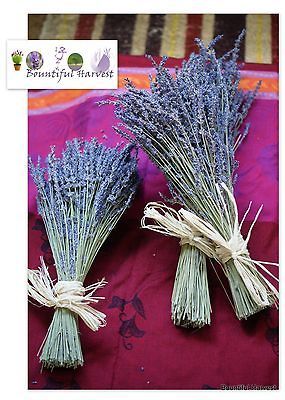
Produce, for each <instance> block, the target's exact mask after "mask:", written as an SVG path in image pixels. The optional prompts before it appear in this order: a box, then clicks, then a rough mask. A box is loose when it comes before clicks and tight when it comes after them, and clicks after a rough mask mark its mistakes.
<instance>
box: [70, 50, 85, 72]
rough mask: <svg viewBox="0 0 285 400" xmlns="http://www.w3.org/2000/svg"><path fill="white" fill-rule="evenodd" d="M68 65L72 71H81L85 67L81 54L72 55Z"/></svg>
mask: <svg viewBox="0 0 285 400" xmlns="http://www.w3.org/2000/svg"><path fill="white" fill-rule="evenodd" d="M67 64H68V66H69V68H70V69H71V70H72V71H79V70H80V69H81V68H82V65H83V57H82V55H81V54H79V53H72V54H70V56H69V57H68V59H67Z"/></svg>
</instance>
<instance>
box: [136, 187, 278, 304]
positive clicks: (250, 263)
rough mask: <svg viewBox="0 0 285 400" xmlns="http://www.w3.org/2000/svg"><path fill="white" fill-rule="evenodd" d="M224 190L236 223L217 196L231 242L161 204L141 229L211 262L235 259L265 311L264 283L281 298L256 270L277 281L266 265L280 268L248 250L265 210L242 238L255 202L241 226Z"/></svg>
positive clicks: (149, 211)
mask: <svg viewBox="0 0 285 400" xmlns="http://www.w3.org/2000/svg"><path fill="white" fill-rule="evenodd" d="M221 187H222V188H223V189H224V191H225V193H226V195H227V196H228V198H229V201H230V202H231V203H232V205H233V209H234V221H232V218H231V216H230V214H229V211H228V207H227V206H226V203H225V201H224V198H223V196H222V194H221V191H220V188H219V187H218V186H217V191H218V194H219V196H220V198H221V202H222V204H223V206H224V211H225V214H224V215H225V219H226V221H225V223H226V224H227V226H228V228H229V229H231V232H230V239H229V240H226V239H225V238H224V237H223V236H222V235H221V234H220V233H219V232H218V231H217V229H215V228H214V227H213V226H212V225H211V224H210V223H209V222H207V221H204V220H202V219H201V218H200V217H198V216H197V215H195V214H194V213H192V212H190V211H187V210H185V209H183V208H181V209H180V210H179V211H176V210H174V209H173V208H171V207H168V206H166V205H165V204H163V203H158V202H151V203H148V204H147V205H146V207H145V210H144V216H143V218H142V220H141V226H142V228H146V229H150V230H152V231H155V232H160V233H162V234H164V235H166V236H174V237H177V238H179V239H180V245H184V244H190V245H191V246H195V247H197V248H198V249H199V250H201V251H202V252H203V253H205V254H206V255H207V256H208V257H209V258H213V259H215V260H216V261H217V262H219V263H220V264H222V265H225V264H226V263H227V262H228V261H229V260H231V259H232V260H233V262H234V265H235V267H236V269H237V271H238V273H239V274H240V276H241V278H242V280H243V282H244V284H245V285H246V287H247V289H248V290H249V292H250V293H251V296H252V297H253V298H254V300H255V301H256V303H257V304H258V305H260V306H262V307H263V306H267V305H269V299H268V290H267V288H266V286H265V285H264V283H265V284H266V285H267V286H268V287H269V288H270V289H271V291H272V293H273V294H274V296H276V298H278V291H277V290H276V288H275V287H274V286H273V285H272V284H271V282H269V280H268V279H266V278H265V277H264V276H263V274H261V272H260V271H259V270H257V268H256V267H257V266H258V267H259V268H261V269H262V270H263V271H264V272H266V273H267V274H268V275H270V276H271V277H272V278H274V279H275V280H276V281H278V279H277V278H276V277H275V276H274V275H273V274H272V273H271V272H270V271H269V270H268V269H267V268H266V267H264V265H263V264H268V265H276V266H278V264H276V263H271V262H263V261H256V260H252V259H251V257H250V255H249V252H248V250H247V244H248V241H249V239H250V236H251V232H252V229H253V227H254V225H255V223H256V221H257V219H258V217H259V214H260V212H261V210H262V207H263V206H261V207H260V208H259V210H258V211H257V214H256V216H255V218H254V221H253V222H252V224H251V226H250V229H249V231H248V234H247V237H246V239H244V238H243V237H242V235H241V227H242V224H243V222H244V220H245V218H246V216H247V214H248V212H249V211H250V208H251V205H252V202H250V203H249V207H248V209H247V210H246V212H245V214H244V216H243V218H242V221H241V223H240V224H239V223H238V209H237V204H236V201H235V198H234V196H233V194H232V192H231V191H230V190H229V189H228V188H227V186H226V185H225V184H222V185H221ZM149 219H151V220H153V221H154V223H152V224H151V223H148V220H149ZM260 278H261V279H260Z"/></svg>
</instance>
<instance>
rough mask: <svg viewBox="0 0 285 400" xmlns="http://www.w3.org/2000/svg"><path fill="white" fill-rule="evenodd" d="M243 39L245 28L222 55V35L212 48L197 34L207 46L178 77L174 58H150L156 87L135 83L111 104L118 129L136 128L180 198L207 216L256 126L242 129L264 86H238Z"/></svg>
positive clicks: (125, 132) (137, 139) (138, 137)
mask: <svg viewBox="0 0 285 400" xmlns="http://www.w3.org/2000/svg"><path fill="white" fill-rule="evenodd" d="M243 37H244V31H243V32H242V33H241V34H240V36H239V37H238V39H237V40H236V42H235V46H234V48H233V49H232V50H231V51H229V52H228V53H226V54H224V55H223V56H222V57H220V58H217V56H216V53H215V49H214V46H215V44H216V42H217V41H218V40H220V39H221V36H218V37H217V38H215V39H214V40H213V41H212V42H211V43H210V44H209V46H207V47H206V46H205V45H204V44H203V42H202V41H201V40H199V39H196V43H197V45H198V49H199V52H198V53H197V54H196V53H192V54H191V55H190V57H189V59H188V60H184V61H183V63H182V67H181V69H176V73H175V75H173V74H172V73H171V72H170V71H169V70H168V69H167V68H166V66H165V64H166V62H167V57H163V58H162V60H161V62H160V63H159V64H156V63H155V61H154V60H153V59H152V57H150V56H148V57H149V58H150V59H151V60H152V63H153V65H154V67H155V70H156V74H155V76H154V77H152V76H150V90H145V89H137V88H136V87H135V86H134V85H133V84H132V82H130V81H127V82H126V88H127V92H125V93H122V94H119V95H118V96H117V97H116V98H115V100H112V101H110V102H109V103H112V104H114V105H115V113H116V116H117V117H118V118H119V119H120V120H121V122H120V123H119V124H118V125H117V126H116V127H115V130H116V131H117V132H118V133H119V134H121V135H122V136H126V135H128V132H131V133H132V135H133V136H134V138H133V136H129V138H130V140H132V141H134V142H136V143H137V144H138V145H139V146H141V147H142V148H143V149H144V151H145V152H146V153H147V154H148V155H149V157H150V158H151V159H152V160H153V162H154V163H155V164H156V165H157V166H158V167H159V168H160V169H161V170H162V171H163V172H164V174H165V175H166V177H167V179H168V181H169V183H170V189H171V193H172V194H173V196H174V198H175V199H177V200H179V202H181V203H182V204H184V205H185V204H186V205H188V207H190V208H191V209H192V210H194V211H196V212H197V213H198V214H200V215H206V214H207V213H206V209H208V208H209V205H210V206H211V203H214V204H215V203H219V202H220V199H219V196H217V193H216V190H215V187H216V184H219V183H222V182H224V183H226V184H227V185H228V187H232V181H233V178H234V176H233V174H234V171H235V169H236V166H237V163H236V162H235V149H236V147H237V146H238V145H239V144H240V143H241V141H242V139H243V138H244V136H245V135H246V134H247V132H248V125H246V126H245V128H243V129H241V124H242V122H243V121H244V119H245V117H246V115H247V113H248V110H249V108H250V106H251V104H252V101H253V99H254V97H255V95H256V90H258V88H257V89H256V90H255V91H253V92H248V93H244V92H242V91H241V90H240V89H239V88H238V86H239V82H240V72H239V70H238V64H237V59H238V54H239V48H240V43H241V41H242V39H243ZM205 199H206V200H207V199H209V200H208V202H207V201H206V202H205ZM204 205H205V207H204Z"/></svg>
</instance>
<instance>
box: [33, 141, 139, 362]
mask: <svg viewBox="0 0 285 400" xmlns="http://www.w3.org/2000/svg"><path fill="white" fill-rule="evenodd" d="M133 153H134V154H133ZM29 167H30V173H31V175H32V177H33V180H34V183H35V185H36V187H37V190H38V195H37V204H38V212H39V214H40V215H41V216H42V218H43V221H44V224H45V228H46V232H47V236H48V239H49V243H50V246H51V249H52V253H53V257H54V262H55V268H56V272H57V277H58V282H57V283H56V285H53V284H50V283H49V278H48V274H47V271H46V269H45V265H44V263H43V262H42V268H41V270H40V272H41V273H40V275H37V273H36V272H35V271H34V270H30V271H29V280H30V286H29V294H30V295H32V297H33V298H35V299H36V300H37V301H38V302H40V303H41V304H45V305H47V306H52V307H55V313H54V317H53V320H52V322H51V325H50V327H49V330H48V333H47V336H46V338H45V340H44V343H43V347H42V351H41V355H40V360H41V362H42V363H43V366H44V367H48V368H54V367H72V368H76V367H77V366H80V365H83V356H82V351H81V344H80V340H79V332H78V318H77V317H78V316H80V317H81V318H82V319H83V320H84V322H85V323H86V324H87V325H88V326H89V327H90V328H91V329H93V330H97V329H98V328H99V327H100V326H104V325H105V315H104V314H103V313H101V312H99V311H97V310H95V309H94V308H92V307H90V305H88V304H91V303H92V302H97V301H98V300H99V299H102V298H101V297H99V298H98V297H96V296H95V297H94V296H93V293H95V291H97V289H99V288H100V287H102V286H104V285H105V284H106V282H105V281H104V280H101V281H100V282H98V283H96V284H94V285H91V286H90V287H87V288H83V282H84V280H85V277H86V275H87V273H88V271H89V269H90V268H91V266H92V263H93V261H94V259H95V257H96V255H97V253H98V251H99V250H100V248H101V246H102V245H103V243H104V242H105V240H106V239H107V237H108V236H109V234H110V233H111V231H112V229H113V228H114V226H115V225H116V224H117V222H118V221H119V219H120V218H121V216H122V214H123V213H124V211H125V210H126V208H128V207H129V205H130V204H131V201H132V199H133V198H134V195H135V192H136V188H137V184H138V173H137V155H136V150H135V149H134V146H133V145H127V146H125V147H123V146H121V145H117V146H116V147H115V148H108V147H106V146H104V145H103V144H99V143H98V142H97V140H96V139H92V140H91V141H83V140H79V139H73V140H72V141H69V142H66V147H65V149H64V150H63V151H62V154H61V156H60V157H57V156H56V153H55V148H54V147H51V152H50V153H49V155H48V156H47V159H46V162H45V166H42V163H41V159H40V158H38V160H37V162H36V164H34V163H33V162H32V160H31V159H30V162H29ZM38 274H39V272H38ZM43 286H45V295H44V300H43V293H42V292H41V291H40V290H39V289H40V288H41V287H43ZM39 292H40V293H39ZM70 292H72V295H70ZM48 293H50V295H49V296H47V294H48ZM68 293H69V296H71V297H70V298H69V301H66V296H67V294H68ZM72 296H73V297H72ZM76 310H77V311H76ZM92 315H93V316H92Z"/></svg>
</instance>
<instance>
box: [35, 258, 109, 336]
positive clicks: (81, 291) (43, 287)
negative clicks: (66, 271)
mask: <svg viewBox="0 0 285 400" xmlns="http://www.w3.org/2000/svg"><path fill="white" fill-rule="evenodd" d="M106 283H107V282H106V281H105V280H104V279H102V280H101V281H99V282H97V283H94V284H93V285H90V286H87V287H86V288H84V287H83V284H82V282H80V281H58V282H57V283H56V284H54V283H53V281H52V280H51V277H50V275H49V272H48V269H47V267H46V265H45V263H44V260H43V258H42V257H41V266H40V267H39V269H38V270H31V269H29V270H28V293H29V296H30V297H32V298H33V299H35V300H36V301H37V302H38V303H39V304H41V305H43V306H46V307H53V308H66V309H68V310H70V311H72V312H73V313H75V314H77V315H78V316H79V317H80V318H81V319H82V320H83V321H84V322H85V324H86V325H87V326H88V327H89V328H90V329H92V331H97V330H98V329H99V328H100V327H102V326H105V325H106V321H105V318H106V315H105V314H104V313H102V312H100V311H98V310H96V309H95V308H93V307H91V306H90V304H93V303H98V301H99V300H101V299H104V297H98V296H93V294H94V293H95V292H96V290H97V289H99V288H101V287H103V286H105V285H106Z"/></svg>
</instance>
